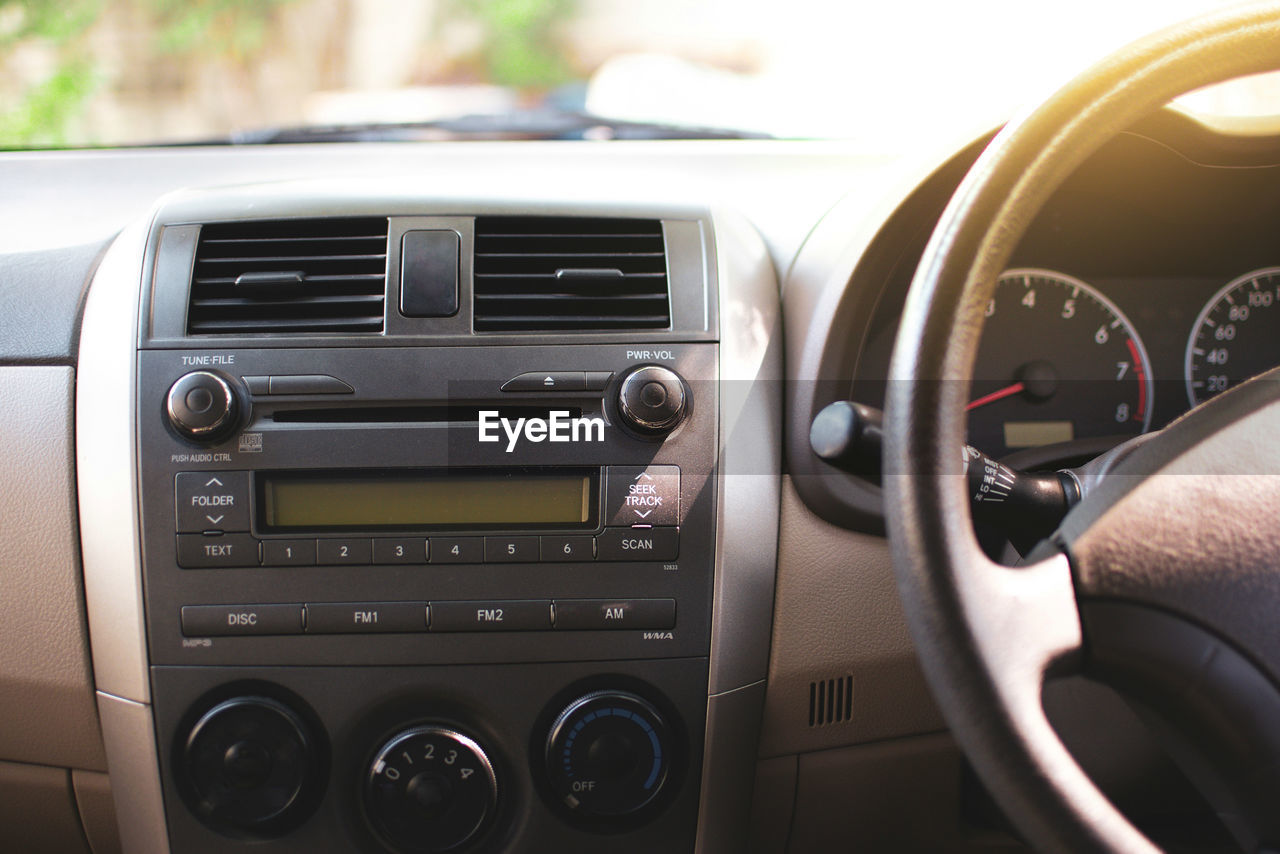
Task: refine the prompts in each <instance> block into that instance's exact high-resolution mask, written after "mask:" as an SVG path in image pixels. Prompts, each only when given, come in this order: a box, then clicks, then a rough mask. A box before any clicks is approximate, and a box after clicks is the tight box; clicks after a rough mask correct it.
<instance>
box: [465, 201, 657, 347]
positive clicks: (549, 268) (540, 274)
mask: <svg viewBox="0 0 1280 854" xmlns="http://www.w3.org/2000/svg"><path fill="white" fill-rule="evenodd" d="M474 260H475V263H474V276H475V328H476V329H477V330H480V331H494V332H529V331H533V332H540V331H558V330H565V331H572V330H611V329H666V328H668V327H669V326H670V325H671V303H670V298H669V294H668V288H667V255H666V243H665V240H664V238H663V234H662V223H661V222H659V221H658V220H644V219H593V218H571V217H549V216H544V217H537V216H534V217H478V218H477V219H476V234H475V259H474Z"/></svg>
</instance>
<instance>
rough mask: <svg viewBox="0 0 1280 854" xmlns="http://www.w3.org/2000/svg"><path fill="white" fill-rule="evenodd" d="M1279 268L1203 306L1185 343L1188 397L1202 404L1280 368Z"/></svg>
mask: <svg viewBox="0 0 1280 854" xmlns="http://www.w3.org/2000/svg"><path fill="white" fill-rule="evenodd" d="M1277 304H1280V267H1266V268H1264V269H1261V270H1254V271H1253V272H1251V273H1245V274H1244V275H1243V276H1241V277H1240V278H1238V279H1233V280H1232V281H1230V282H1228V283H1227V285H1226V287H1224V288H1223V289H1222V290H1220V291H1218V292H1217V293H1216V294H1214V295H1213V297H1212V298H1211V299H1210V300H1209V302H1208V303H1206V304H1205V307H1204V308H1203V309H1202V310H1201V311H1200V316H1199V317H1197V318H1196V324H1195V326H1193V327H1192V328H1191V337H1190V338H1189V339H1188V340H1187V357H1186V378H1187V398H1188V399H1189V400H1190V401H1191V405H1192V406H1197V405H1199V404H1201V403H1204V402H1205V401H1206V400H1208V399H1209V398H1211V397H1213V396H1214V395H1215V394H1219V393H1221V392H1224V391H1226V390H1227V389H1228V388H1230V387H1231V386H1233V385H1236V384H1237V383H1240V382H1243V381H1245V380H1247V379H1249V377H1252V376H1255V375H1257V374H1260V373H1262V372H1263V371H1266V370H1269V369H1270V368H1274V367H1275V366H1276V365H1280V308H1278V307H1277Z"/></svg>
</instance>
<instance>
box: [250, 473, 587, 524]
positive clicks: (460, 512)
mask: <svg viewBox="0 0 1280 854" xmlns="http://www.w3.org/2000/svg"><path fill="white" fill-rule="evenodd" d="M599 477H600V470H599V469H598V468H597V469H554V470H543V471H539V470H530V469H518V470H511V471H496V472H495V471H486V472H466V471H462V472H459V471H456V470H455V471H452V472H448V473H445V472H430V471H426V472H423V471H413V472H404V471H398V472H386V473H383V472H343V473H341V474H337V473H333V474H328V473H327V474H325V475H320V476H316V475H297V474H287V473H279V474H272V473H260V474H259V475H258V484H259V493H258V494H259V500H260V502H261V510H260V513H261V521H262V522H263V523H264V525H265V527H267V528H277V529H278V528H288V529H304V528H305V529H330V528H332V529H339V528H340V529H365V528H370V529H372V528H396V529H418V528H443V529H449V530H458V529H469V528H475V529H489V530H493V529H518V528H528V527H553V526H554V527H564V528H595V527H596V521H595V516H596V513H595V505H596V501H595V497H594V496H595V495H596V493H597V490H596V486H595V485H596V484H597V483H598V481H599Z"/></svg>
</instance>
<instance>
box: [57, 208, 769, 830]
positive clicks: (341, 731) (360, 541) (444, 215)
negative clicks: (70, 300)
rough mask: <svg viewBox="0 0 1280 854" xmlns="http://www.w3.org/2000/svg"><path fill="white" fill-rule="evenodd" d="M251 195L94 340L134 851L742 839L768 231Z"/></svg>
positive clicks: (122, 747)
mask: <svg viewBox="0 0 1280 854" xmlns="http://www.w3.org/2000/svg"><path fill="white" fill-rule="evenodd" d="M253 192H254V191H253V190H252V189H245V188H241V189H238V190H235V191H228V192H226V193H222V194H218V193H204V194H191V195H186V196H180V197H177V198H174V199H169V200H167V201H166V202H165V203H163V204H161V205H160V206H159V207H158V208H157V210H156V212H155V216H154V218H153V219H152V221H151V222H149V223H148V224H146V225H145V226H144V225H140V226H138V227H137V228H136V229H134V230H131V231H130V232H126V233H125V234H124V235H122V236H121V237H120V239H119V240H118V241H117V243H116V245H115V246H114V247H113V248H112V250H111V251H110V253H109V254H108V256H107V257H106V258H105V259H104V261H103V264H102V267H101V269H100V270H99V273H98V275H97V278H96V280H95V282H94V284H93V287H92V289H91V295H90V303H89V306H88V308H87V310H86V318H85V329H84V334H83V337H82V347H81V354H80V376H79V386H80V391H79V393H78V401H77V404H78V406H77V409H78V437H77V440H78V444H79V454H78V456H79V458H80V463H79V476H80V492H81V513H82V524H83V526H84V531H83V541H84V543H85V573H86V597H87V601H88V607H89V620H90V634H91V641H92V644H93V653H94V661H95V676H96V680H97V685H98V689H99V706H100V712H101V715H102V720H103V728H104V738H105V740H106V743H107V749H108V758H109V763H110V770H111V775H112V783H113V789H114V790H115V794H116V799H117V805H118V811H119V813H120V817H121V824H122V834H123V836H124V838H125V842H126V847H127V848H128V849H129V850H139V851H144V850H145V851H181V852H215V851H217V852H222V851H241V850H254V851H261V852H277V851H278V852H323V851H366V852H370V854H374V852H396V854H416V852H438V851H439V852H443V851H459V852H472V851H474V852H498V851H551V850H557V851H598V850H600V849H601V848H603V847H605V846H608V847H609V848H610V849H612V850H616V851H620V852H621V851H637V852H639V851H653V850H658V849H669V850H673V851H680V850H685V851H692V850H695V848H696V849H698V850H707V851H711V850H736V849H737V848H740V847H741V845H742V844H743V839H742V830H743V826H744V824H745V814H746V810H747V809H748V807H749V798H750V787H749V782H750V769H751V768H753V766H754V754H755V738H756V730H757V728H758V725H759V715H760V702H761V699H762V697H763V683H762V680H763V676H764V670H765V664H766V659H767V650H768V633H769V609H770V607H771V598H772V573H773V555H774V548H775V546H776V524H777V477H776V474H777V473H776V465H777V462H776V454H777V448H778V447H779V442H778V441H777V434H776V431H777V421H778V419H777V415H778V403H777V389H776V387H774V386H775V385H776V384H775V383H774V377H775V376H776V354H775V353H773V352H772V351H770V350H769V349H768V346H767V342H768V341H770V340H775V338H774V336H772V335H771V334H768V333H770V332H771V330H769V329H768V328H767V327H768V326H769V325H770V324H771V323H772V321H773V319H774V317H775V313H776V300H777V295H776V292H775V291H774V285H773V280H772V272H771V269H770V268H769V267H768V265H767V260H766V259H765V257H764V255H763V252H762V251H761V250H760V248H759V242H758V239H757V238H755V236H754V234H753V233H752V232H751V231H750V229H749V228H748V227H746V226H744V225H743V224H742V223H740V222H738V221H736V220H735V219H733V218H732V217H725V216H723V215H721V216H716V215H714V214H712V213H711V212H710V211H707V210H654V209H643V208H635V209H633V208H626V207H625V206H615V208H614V209H613V210H610V211H609V212H608V214H609V215H607V216H604V215H600V212H598V211H583V210H580V209H574V208H571V207H566V208H563V209H559V210H550V211H548V210H540V211H539V212H538V214H537V215H528V214H527V213H526V212H523V211H512V210H511V209H510V208H509V207H507V206H493V205H486V204H485V203H483V202H472V203H471V204H470V206H469V207H460V206H459V204H460V203H458V202H454V203H452V204H450V205H449V206H448V207H445V206H443V205H442V203H440V202H439V201H434V202H431V203H425V202H423V201H422V200H420V199H412V198H404V197H400V196H396V195H394V194H392V195H389V196H385V197H378V198H369V199H362V200H360V201H359V202H358V203H353V202H352V201H351V200H350V199H349V198H345V197H343V198H330V197H326V195H325V193H323V192H320V191H317V190H314V189H309V190H307V191H306V192H303V191H301V190H297V191H296V192H293V193H284V192H281V191H280V190H279V189H278V188H277V189H273V190H272V191H269V192H268V191H265V190H261V191H259V192H260V193H261V194H262V195H261V196H258V197H255V196H254V195H253ZM335 210H339V211H341V212H342V215H341V216H335V215H333V211H335ZM459 210H464V211H465V215H459V214H458V211H459ZM726 313H728V314H730V315H731V316H733V317H734V318H735V321H734V323H735V324H737V326H738V328H735V329H734V330H732V331H730V330H729V328H728V326H729V324H727V323H726V322H725V320H724V318H725V317H726ZM753 324H754V327H753ZM761 324H764V326H765V328H761V327H760V325H761ZM126 401H127V403H126ZM91 425H92V426H91ZM103 425H108V426H106V427H105V428H104V426H103ZM712 781H714V782H715V785H711V783H712Z"/></svg>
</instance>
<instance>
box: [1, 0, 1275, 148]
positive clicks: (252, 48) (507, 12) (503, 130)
mask: <svg viewBox="0 0 1280 854" xmlns="http://www.w3.org/2000/svg"><path fill="white" fill-rule="evenodd" d="M1218 5H1223V4H1222V3H1220V2H1218V0H1159V2H1133V3H1130V2H1115V0H1077V2H1075V3H1072V4H1069V5H1068V6H1064V4H1062V3H1061V2H1052V3H1050V2H1039V0H980V2H974V3H954V2H940V0H910V2H899V3H875V4H872V3H863V2H847V3H832V2H830V0H787V2H779V0H773V2H755V1H754V0H643V1H642V2H640V0H422V2H402V0H0V147H4V148H39V147H60V146H69V147H75V146H99V145H121V144H145V143H181V142H192V141H207V142H264V141H310V140H315V141H320V140H322V139H325V138H326V137H325V136H324V135H322V134H314V135H311V136H309V137H308V136H306V135H302V136H300V135H298V134H297V133H296V132H293V131H296V129H298V128H315V127H322V128H329V129H333V128H335V127H341V128H345V129H346V130H347V133H346V135H345V136H341V135H340V136H337V137H333V136H330V137H329V138H344V139H349V138H357V139H366V138H373V137H376V136H377V135H371V134H368V133H366V134H358V135H353V134H351V133H350V129H351V128H353V127H356V128H358V127H365V126H369V125H372V126H374V127H377V128H381V130H380V131H379V133H383V132H385V131H386V126H387V125H391V124H403V123H410V124H417V125H420V126H421V128H420V129H421V132H420V133H418V134H414V135H411V136H406V135H403V134H402V135H400V136H396V135H393V134H389V133H388V134H385V135H384V136H383V137H377V138H392V139H395V138H414V139H421V138H471V137H473V136H474V137H481V138H494V137H496V138H511V137H513V136H514V137H517V138H586V139H599V138H610V137H623V138H626V137H628V136H629V133H628V129H627V128H625V127H624V128H621V130H619V129H618V128H616V127H611V125H610V122H611V121H613V122H629V123H633V124H639V123H657V124H659V125H662V126H664V127H663V128H661V129H660V132H658V133H655V134H652V135H656V136H686V135H687V136H699V135H700V134H699V133H697V132H695V129H703V130H704V131H705V130H706V129H721V130H735V131H743V132H746V135H761V134H764V135H770V136H778V137H786V138H846V139H848V138H852V139H868V138H873V139H875V140H878V141H881V142H885V141H887V142H890V143H891V144H906V143H907V142H910V141H911V140H918V139H919V138H920V137H921V136H922V135H928V134H929V133H931V132H932V131H933V130H935V129H936V128H937V127H939V125H940V124H941V125H947V124H950V125H953V126H954V125H955V124H956V123H963V125H962V126H965V127H968V126H972V125H975V124H980V123H983V122H990V123H994V122H997V121H999V120H1001V119H1002V118H1005V117H1007V115H1008V113H1009V111H1010V110H1012V109H1014V108H1016V107H1017V106H1018V105H1019V104H1021V103H1023V102H1025V101H1027V100H1028V99H1030V98H1033V97H1035V96H1036V95H1038V94H1040V93H1043V92H1044V91H1046V89H1047V87H1048V86H1050V85H1052V84H1053V83H1056V82H1059V81H1062V80H1064V79H1065V78H1066V77H1067V76H1068V75H1069V74H1071V73H1072V72H1074V71H1078V70H1079V69H1080V68H1082V67H1084V66H1085V65H1086V64H1087V63H1088V62H1090V61H1092V60H1093V59H1096V58H1098V57H1100V56H1102V55H1103V54H1105V53H1106V52H1108V51H1109V50H1112V49H1114V48H1116V47H1118V46H1119V45H1121V44H1123V43H1124V42H1125V41H1128V40H1130V39H1131V38H1134V37H1136V36H1138V35H1140V34H1142V33H1144V32H1147V31H1150V30H1152V29H1154V28H1156V27H1158V26H1161V25H1163V24H1165V23H1169V22H1171V21H1174V20H1177V19H1179V18H1183V17H1188V16H1190V15H1192V14H1195V13H1196V12H1200V11H1204V10H1206V9H1208V8H1212V7H1214V6H1218ZM1241 92H1243V93H1244V94H1240V93H1241ZM1278 93H1280V85H1277V84H1276V82H1275V80H1274V79H1263V80H1261V81H1250V82H1246V83H1245V84H1244V85H1243V86H1242V87H1237V89H1236V90H1235V91H1233V92H1232V93H1231V94H1228V95H1220V94H1213V93H1211V94H1209V95H1201V96H1199V98H1200V100H1199V101H1198V102H1195V101H1194V100H1193V102H1192V103H1194V104H1195V105H1196V106H1197V108H1199V109H1207V110H1221V111H1227V112H1235V113H1240V112H1243V113H1246V114H1248V113H1254V112H1262V113H1267V114H1277V113H1280V109H1277V108H1276V103H1277V100H1278V98H1277V94H1278ZM477 116H483V117H487V118H486V121H485V122H483V123H481V125H482V127H481V129H480V130H477V128H476V123H475V122H474V120H473V121H472V122H471V123H470V124H465V123H464V124H463V125H462V126H458V125H457V124H450V123H449V122H448V121H446V122H445V123H444V124H439V123H440V122H441V121H442V120H449V121H451V120H455V119H458V118H460V117H472V118H473V119H474V117H477ZM565 116H570V117H573V120H572V122H571V123H570V125H571V127H570V129H569V130H568V131H566V130H565V125H564V117H565ZM584 116H586V118H588V119H590V120H589V121H588V120H583V117H584ZM597 119H598V120H599V121H597ZM512 126H514V127H515V128H516V130H515V131H512V130H511V129H510V128H511V127H512ZM682 128H683V129H689V130H688V131H687V132H682V131H681V129H682ZM280 129H290V132H289V133H284V134H279V133H278V131H279V130H280ZM264 130H265V133H264ZM631 130H632V131H634V130H635V128H632V129H631ZM704 135H705V134H704ZM713 135H714V134H713Z"/></svg>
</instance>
